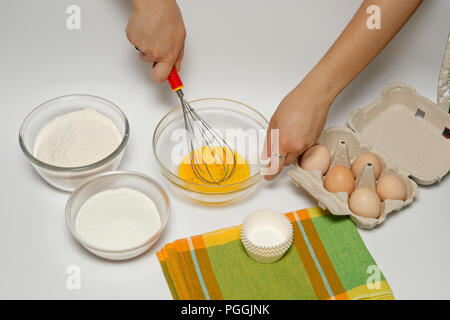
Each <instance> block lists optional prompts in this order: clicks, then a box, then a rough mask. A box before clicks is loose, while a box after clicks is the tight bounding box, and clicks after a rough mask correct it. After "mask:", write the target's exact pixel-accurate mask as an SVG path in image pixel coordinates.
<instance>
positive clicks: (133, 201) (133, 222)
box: [76, 188, 161, 250]
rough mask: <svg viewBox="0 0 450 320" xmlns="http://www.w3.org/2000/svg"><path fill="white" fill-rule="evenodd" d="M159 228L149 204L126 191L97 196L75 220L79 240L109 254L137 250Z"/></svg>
mask: <svg viewBox="0 0 450 320" xmlns="http://www.w3.org/2000/svg"><path fill="white" fill-rule="evenodd" d="M160 227H161V219H160V217H159V213H158V209H157V208H156V206H155V204H154V203H153V201H152V200H151V199H150V198H149V197H147V196H146V195H145V194H143V193H141V192H139V191H136V190H133V189H129V188H120V189H111V190H106V191H102V192H99V193H97V194H96V195H94V196H92V197H91V198H89V199H88V200H87V201H86V202H85V203H84V204H83V206H82V207H81V208H80V211H79V212H78V215H77V218H76V230H77V233H78V234H79V236H80V237H81V238H82V239H83V240H85V241H87V242H88V243H89V244H91V245H94V246H96V247H100V248H103V249H110V250H121V249H128V248H131V247H135V246H138V245H140V244H142V243H144V242H145V241H146V240H148V239H149V238H150V237H151V236H152V235H153V234H155V233H156V232H157V231H158V230H159V228H160Z"/></svg>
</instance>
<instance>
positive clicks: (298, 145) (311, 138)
mask: <svg viewBox="0 0 450 320" xmlns="http://www.w3.org/2000/svg"><path fill="white" fill-rule="evenodd" d="M333 100H334V96H332V95H330V94H328V93H327V92H326V91H325V90H323V88H320V87H319V85H317V84H316V83H315V82H312V81H309V79H305V80H304V81H302V82H301V83H300V84H299V85H298V86H297V87H296V88H295V89H294V90H292V91H291V92H290V93H289V94H288V95H287V96H286V97H285V98H284V99H283V100H282V101H281V103H280V105H279V106H278V108H277V110H276V111H275V113H274V114H273V116H272V118H271V119H270V123H269V128H268V130H267V136H266V143H265V146H264V152H263V158H264V159H268V158H270V157H271V156H272V152H274V151H275V150H271V149H272V147H274V146H275V142H272V141H271V130H272V129H279V136H278V138H279V141H278V147H279V152H278V153H279V154H280V155H281V157H280V159H279V162H278V167H275V168H273V170H274V171H275V174H272V175H266V176H265V178H266V179H267V180H272V179H274V178H275V177H276V176H277V175H278V174H279V173H280V172H281V170H282V168H283V166H287V165H290V164H292V163H294V162H295V161H297V157H298V156H299V155H300V154H302V153H303V152H304V151H305V150H307V149H308V148H310V147H311V146H313V145H314V143H315V142H316V141H317V139H318V138H319V136H320V134H321V133H322V130H323V127H324V126H325V122H326V119H327V114H328V110H329V107H330V106H331V104H332V102H333ZM273 156H275V155H273ZM275 163H276V162H275Z"/></svg>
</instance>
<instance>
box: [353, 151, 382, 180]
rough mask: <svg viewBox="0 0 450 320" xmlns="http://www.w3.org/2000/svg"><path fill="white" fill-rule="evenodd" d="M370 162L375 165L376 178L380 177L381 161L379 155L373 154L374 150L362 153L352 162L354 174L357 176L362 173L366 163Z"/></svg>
mask: <svg viewBox="0 0 450 320" xmlns="http://www.w3.org/2000/svg"><path fill="white" fill-rule="evenodd" d="M369 162H370V163H372V165H373V169H374V172H375V179H378V178H379V177H380V174H381V162H380V159H378V157H377V155H375V154H373V153H372V152H364V153H361V154H360V155H359V156H358V157H357V158H356V160H355V161H354V162H353V164H352V172H353V176H354V177H355V178H357V177H358V176H359V175H360V174H361V172H362V170H363V168H364V166H365V165H366V163H369Z"/></svg>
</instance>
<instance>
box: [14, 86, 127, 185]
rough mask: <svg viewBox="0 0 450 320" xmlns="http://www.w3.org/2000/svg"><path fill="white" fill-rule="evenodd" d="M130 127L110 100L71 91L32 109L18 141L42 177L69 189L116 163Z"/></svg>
mask: <svg viewBox="0 0 450 320" xmlns="http://www.w3.org/2000/svg"><path fill="white" fill-rule="evenodd" d="M129 132H130V128H129V124H128V120H127V118H126V116H125V114H124V113H123V112H122V110H120V108H119V107H117V106H116V105H115V104H114V103H112V102H110V101H108V100H106V99H104V98H100V97H97V96H92V95H84V94H74V95H67V96H62V97H57V98H54V99H51V100H49V101H46V102H44V103H42V104H41V105H39V106H38V107H36V108H35V109H33V110H32V111H31V112H30V113H29V114H28V116H27V117H26V118H25V120H24V121H23V123H22V126H21V128H20V133H19V143H20V146H21V148H22V151H23V153H24V154H25V156H26V157H27V158H28V160H29V161H30V162H31V164H32V165H33V167H34V168H35V169H36V171H37V172H38V173H39V174H40V176H41V177H42V178H43V179H44V180H45V181H46V182H48V183H49V184H50V185H52V186H54V187H56V188H58V189H61V190H65V191H73V190H75V189H76V188H77V187H78V186H80V185H81V184H82V183H83V182H85V181H86V180H87V179H89V178H90V177H92V176H94V175H96V174H99V173H102V172H106V171H112V170H116V169H117V168H118V167H119V165H120V162H121V160H122V156H123V154H124V151H125V148H126V145H127V142H128V137H129Z"/></svg>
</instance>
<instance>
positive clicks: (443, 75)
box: [437, 33, 450, 112]
mask: <svg viewBox="0 0 450 320" xmlns="http://www.w3.org/2000/svg"><path fill="white" fill-rule="evenodd" d="M437 102H438V105H439V106H440V107H441V108H442V109H444V111H445V112H450V33H449V34H448V40H447V46H446V48H445V52H444V58H443V59H442V67H441V71H440V73H439V81H438V92H437Z"/></svg>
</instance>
